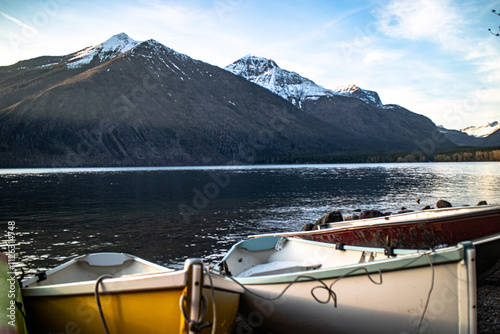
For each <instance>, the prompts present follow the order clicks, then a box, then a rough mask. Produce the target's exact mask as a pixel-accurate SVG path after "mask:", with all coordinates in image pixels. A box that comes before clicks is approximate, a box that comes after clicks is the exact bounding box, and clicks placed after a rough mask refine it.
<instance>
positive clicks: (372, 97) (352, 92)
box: [333, 84, 382, 106]
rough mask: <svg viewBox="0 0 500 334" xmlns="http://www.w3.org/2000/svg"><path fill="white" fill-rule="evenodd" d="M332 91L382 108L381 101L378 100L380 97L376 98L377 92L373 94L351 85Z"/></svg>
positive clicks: (370, 91)
mask: <svg viewBox="0 0 500 334" xmlns="http://www.w3.org/2000/svg"><path fill="white" fill-rule="evenodd" d="M333 91H334V92H336V93H339V94H341V95H345V96H351V97H355V98H358V99H360V100H361V101H364V102H367V103H372V104H376V105H378V106H382V101H381V100H380V97H379V96H378V93H377V92H374V91H372V90H366V89H361V88H359V87H358V86H356V85H353V84H349V85H342V86H338V87H337V88H335V89H334V90H333Z"/></svg>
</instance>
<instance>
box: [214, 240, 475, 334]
mask: <svg viewBox="0 0 500 334" xmlns="http://www.w3.org/2000/svg"><path fill="white" fill-rule="evenodd" d="M475 258H476V255H475V248H474V245H473V244H472V243H471V242H464V243H460V244H458V245H456V246H452V247H446V248H441V249H437V250H408V249H395V250H394V252H393V255H388V254H386V252H385V250H384V249H383V248H372V247H360V246H347V245H345V246H342V247H341V248H337V246H336V245H332V244H326V243H318V242H313V241H306V240H300V239H296V238H280V237H266V238H255V239H249V240H245V241H242V242H240V243H239V244H237V245H235V246H233V248H232V249H231V250H230V251H229V252H228V254H227V255H226V256H225V257H224V258H223V260H222V263H221V264H222V268H223V270H222V271H223V272H226V274H227V275H228V276H230V277H232V279H233V280H236V281H237V282H239V283H240V284H241V285H243V286H244V287H245V292H244V294H243V296H242V298H241V301H240V313H241V314H242V315H243V317H244V318H245V319H246V321H247V323H248V324H249V325H250V326H252V327H254V328H261V327H262V328H263V329H265V330H268V331H271V332H277V333H308V332H310V333H417V332H418V333H475V332H476V324H477V314H476V309H477V305H476V304H477V301H476V298H477V297H476V289H477V288H476V272H475V268H476V267H475Z"/></svg>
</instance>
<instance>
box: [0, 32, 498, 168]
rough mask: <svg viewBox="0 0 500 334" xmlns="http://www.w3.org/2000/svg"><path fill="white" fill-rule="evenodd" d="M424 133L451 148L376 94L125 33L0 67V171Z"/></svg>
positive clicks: (231, 160) (314, 150) (242, 159)
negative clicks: (212, 59)
mask: <svg viewBox="0 0 500 334" xmlns="http://www.w3.org/2000/svg"><path fill="white" fill-rule="evenodd" d="M496 133H497V132H495V133H494V134H493V135H495V134H496ZM491 136H492V135H490V136H489V137H491ZM489 137H488V138H489ZM429 138H433V141H434V142H433V147H434V148H440V147H452V146H455V145H456V144H454V143H453V142H451V141H450V140H449V139H448V138H450V137H449V136H447V134H445V133H444V132H443V129H440V128H438V127H436V125H435V124H434V123H433V122H432V121H431V120H430V119H428V118H427V117H424V116H422V115H418V114H415V113H413V112H411V111H409V110H407V109H405V108H403V107H401V106H397V105H383V104H382V102H381V101H380V98H379V96H378V94H377V93H376V92H373V91H368V90H363V89H360V88H359V87H357V86H354V85H351V86H346V87H340V88H338V89H336V90H328V89H324V88H322V87H320V86H318V85H316V84H315V83H314V82H312V81H311V80H309V79H306V78H303V77H301V76H300V75H298V74H297V73H294V72H289V71H286V70H283V69H281V68H279V66H278V65H277V64H276V63H275V62H274V61H272V60H269V59H265V58H259V57H255V56H246V57H244V58H242V59H240V60H237V61H236V62H234V63H233V64H231V65H229V66H228V67H226V69H222V68H219V67H217V66H213V65H210V64H208V63H205V62H202V61H199V60H195V59H192V58H190V57H189V56H187V55H184V54H180V53H178V52H176V51H174V50H172V49H170V48H168V47H166V46H164V45H162V44H160V43H158V42H157V41H155V40H148V41H143V42H140V41H135V40H133V39H131V38H130V37H129V36H127V35H126V34H124V33H122V34H118V35H115V36H113V37H111V38H110V39H109V40H107V41H105V42H104V43H101V44H98V45H95V46H91V47H88V48H85V49H83V50H80V51H77V52H74V53H72V54H69V55H65V56H43V57H38V58H33V59H29V60H24V61H20V62H18V63H16V64H13V65H10V66H2V67H0V166H2V167H37V166H149V165H211V164H213V165H219V164H248V163H280V162H295V161H309V160H311V161H318V159H320V160H321V159H324V158H328V157H332V156H342V155H346V154H353V153H363V152H373V151H377V152H395V151H419V150H421V149H422V147H423V146H424V145H425V144H426V143H428V141H429Z"/></svg>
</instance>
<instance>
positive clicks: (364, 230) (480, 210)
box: [250, 205, 500, 272]
mask: <svg viewBox="0 0 500 334" xmlns="http://www.w3.org/2000/svg"><path fill="white" fill-rule="evenodd" d="M269 235H274V236H283V237H295V238H301V239H306V240H314V241H320V242H327V243H334V244H348V245H354V246H367V247H387V248H388V251H390V248H392V247H395V248H413V249H425V248H434V247H438V246H441V245H455V244H457V243H458V242H461V241H472V242H475V241H477V242H479V241H480V242H481V245H483V246H482V247H486V245H488V248H489V249H493V252H491V251H489V252H488V253H489V254H488V258H489V259H490V260H489V261H487V264H485V269H484V270H483V269H481V268H478V271H479V272H483V271H485V270H487V269H489V268H491V266H492V265H494V264H496V263H497V262H500V261H499V260H500V205H478V206H466V207H451V208H441V209H430V210H423V211H417V212H408V213H402V214H395V215H390V216H383V217H377V218H369V219H359V220H349V221H341V222H334V223H327V224H323V225H320V226H319V229H316V230H310V231H300V232H285V233H275V234H267V236H269ZM261 236H266V235H255V236H250V237H251V238H252V237H261ZM485 240H489V241H488V242H486V241H485ZM485 256H486V255H485Z"/></svg>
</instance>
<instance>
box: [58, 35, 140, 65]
mask: <svg viewBox="0 0 500 334" xmlns="http://www.w3.org/2000/svg"><path fill="white" fill-rule="evenodd" d="M140 43H142V42H140V41H136V40H133V39H132V38H130V37H129V36H128V35H127V34H125V33H120V34H118V35H114V36H113V37H111V38H110V39H108V40H107V41H105V42H104V43H101V44H98V45H94V46H90V47H88V48H85V49H83V50H81V51H79V52H77V53H76V54H75V55H74V56H73V57H72V58H70V59H69V60H68V63H67V67H68V68H77V67H81V66H83V65H86V64H89V63H90V62H91V61H92V59H94V57H95V56H98V57H99V60H100V61H101V62H102V61H105V60H110V59H113V58H115V57H117V56H119V55H121V54H123V53H125V52H128V51H130V50H131V49H133V48H134V47H136V46H137V45H139V44H140Z"/></svg>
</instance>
